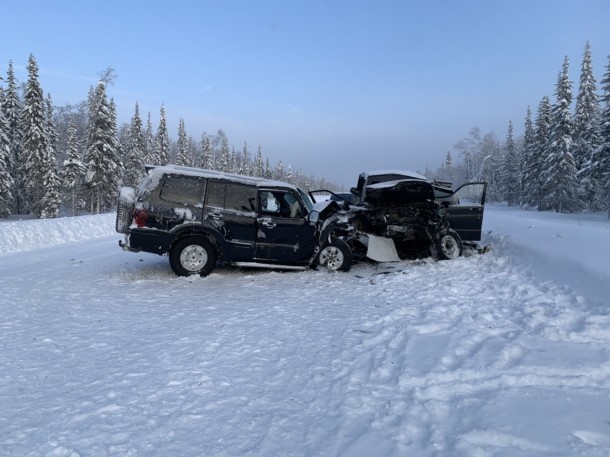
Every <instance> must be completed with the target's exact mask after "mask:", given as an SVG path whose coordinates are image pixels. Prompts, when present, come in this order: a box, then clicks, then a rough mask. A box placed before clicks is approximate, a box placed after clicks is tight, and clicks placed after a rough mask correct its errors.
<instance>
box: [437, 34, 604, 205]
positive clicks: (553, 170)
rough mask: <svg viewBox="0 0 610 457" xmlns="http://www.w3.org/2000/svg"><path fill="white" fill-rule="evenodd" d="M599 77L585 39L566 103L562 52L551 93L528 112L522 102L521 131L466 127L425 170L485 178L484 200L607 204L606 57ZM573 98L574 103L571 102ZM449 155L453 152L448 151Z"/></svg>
mask: <svg viewBox="0 0 610 457" xmlns="http://www.w3.org/2000/svg"><path fill="white" fill-rule="evenodd" d="M608 59H609V62H608V66H607V67H606V71H605V74H604V76H603V79H602V81H601V95H600V94H598V89H597V81H596V79H595V77H594V73H593V64H592V57H591V46H590V44H589V43H586V45H585V49H584V54H583V59H582V66H581V71H580V83H579V87H578V93H577V96H576V99H575V103H574V104H573V101H574V100H573V88H572V82H571V81H570V79H569V76H568V70H569V59H568V57H567V56H566V57H565V59H564V61H563V65H562V67H561V71H560V72H559V76H558V78H557V83H556V85H555V93H554V100H553V101H551V98H550V97H549V96H546V95H545V96H543V97H542V99H541V100H540V102H539V104H538V107H537V111H536V114H535V116H533V114H532V111H531V108H530V107H528V108H527V114H526V116H525V122H524V134H523V136H521V137H519V138H515V136H514V131H513V129H514V125H513V123H512V121H509V123H508V129H507V134H506V138H505V140H504V141H503V142H502V143H501V142H500V141H499V140H498V139H497V136H496V135H495V133H493V132H490V133H487V134H485V135H481V131H480V129H479V128H477V127H475V128H473V129H472V130H471V131H470V133H469V136H468V137H466V138H464V139H462V140H460V141H459V142H458V143H457V144H456V145H455V149H456V150H457V155H458V158H457V160H455V161H454V158H453V156H452V154H451V151H449V152H448V153H447V156H446V160H445V162H444V164H443V165H442V166H441V167H440V168H438V169H437V170H436V171H435V172H434V173H431V177H435V178H436V179H439V180H443V181H452V182H453V183H461V182H465V181H483V180H484V181H487V182H488V183H489V185H488V201H495V202H507V203H508V204H509V205H521V206H522V207H529V208H536V209H538V210H539V211H541V210H551V211H557V212H574V211H582V210H588V211H603V210H606V209H608V210H609V211H610V208H609V205H610V56H609V57H608ZM573 105H574V106H573ZM454 154H455V152H454Z"/></svg>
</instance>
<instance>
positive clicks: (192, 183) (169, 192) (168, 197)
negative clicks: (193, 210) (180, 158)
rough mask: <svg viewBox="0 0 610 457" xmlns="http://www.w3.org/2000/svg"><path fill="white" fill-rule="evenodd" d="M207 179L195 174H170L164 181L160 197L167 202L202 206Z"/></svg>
mask: <svg viewBox="0 0 610 457" xmlns="http://www.w3.org/2000/svg"><path fill="white" fill-rule="evenodd" d="M205 183H206V182H205V180H204V179H201V178H197V177H195V176H173V175H168V176H167V177H166V178H165V181H164V182H163V187H162V188H161V193H160V194H159V198H160V199H161V200H165V201H167V202H173V203H182V204H184V205H193V206H197V205H199V206H202V205H203V196H204V195H205Z"/></svg>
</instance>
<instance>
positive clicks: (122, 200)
mask: <svg viewBox="0 0 610 457" xmlns="http://www.w3.org/2000/svg"><path fill="white" fill-rule="evenodd" d="M134 206H135V197H134V191H133V189H132V188H131V187H121V191H120V193H119V198H118V201H117V209H116V224H115V229H116V231H117V232H118V233H127V232H128V231H129V226H130V225H131V221H132V219H133V211H134Z"/></svg>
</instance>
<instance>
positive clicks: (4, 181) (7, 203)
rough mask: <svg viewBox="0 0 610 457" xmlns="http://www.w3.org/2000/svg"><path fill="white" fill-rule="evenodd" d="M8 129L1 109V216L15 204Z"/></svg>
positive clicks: (6, 213)
mask: <svg viewBox="0 0 610 457" xmlns="http://www.w3.org/2000/svg"><path fill="white" fill-rule="evenodd" d="M2 98H3V97H2ZM8 130H9V127H8V122H7V121H6V118H5V117H4V110H0V217H6V216H8V215H9V214H11V206H12V204H13V177H12V175H11V166H10V153H11V149H10V141H9V138H8V135H7V132H8Z"/></svg>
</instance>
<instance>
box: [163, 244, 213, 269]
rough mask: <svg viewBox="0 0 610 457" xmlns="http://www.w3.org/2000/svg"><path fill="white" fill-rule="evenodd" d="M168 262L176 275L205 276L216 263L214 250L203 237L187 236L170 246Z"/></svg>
mask: <svg viewBox="0 0 610 457" xmlns="http://www.w3.org/2000/svg"><path fill="white" fill-rule="evenodd" d="M169 264H170V266H171V267H172V270H173V271H174V273H176V274H177V275H178V276H192V275H200V276H207V275H209V274H210V272H211V271H212V269H213V268H214V266H215V265H216V250H215V249H214V246H212V244H211V243H210V242H209V241H208V240H206V239H205V238H202V237H200V236H188V237H186V238H182V239H180V240H178V241H176V243H175V244H174V245H173V246H172V248H171V251H170V253H169Z"/></svg>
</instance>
